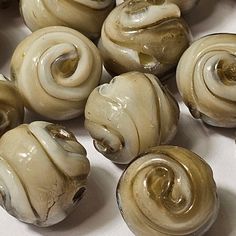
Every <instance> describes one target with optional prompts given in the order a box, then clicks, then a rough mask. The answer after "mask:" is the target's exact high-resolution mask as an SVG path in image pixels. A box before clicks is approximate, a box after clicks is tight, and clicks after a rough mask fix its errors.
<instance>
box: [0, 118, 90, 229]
mask: <svg viewBox="0 0 236 236" xmlns="http://www.w3.org/2000/svg"><path fill="white" fill-rule="evenodd" d="M89 168H90V167H89V161H88V159H87V158H86V151H85V149H84V148H83V147H82V146H81V144H79V143H78V142H77V140H76V138H75V136H74V135H73V134H72V133H70V132H68V131H67V130H65V129H64V128H63V127H61V126H58V125H54V124H51V123H47V122H33V123H31V124H29V125H21V126H18V127H17V128H15V129H13V130H10V131H8V132H7V133H5V134H4V135H3V136H2V138H1V139H0V205H2V206H3V207H4V208H5V209H6V210H7V211H8V213H9V214H11V215H13V216H15V217H16V218H17V219H19V220H21V221H23V222H27V223H31V224H34V225H38V226H43V227H45V226H50V225H53V224H56V223H58V222H60V221H61V220H63V219H64V218H65V217H66V216H67V215H68V214H69V213H70V212H71V210H72V209H73V208H74V207H75V206H76V205H77V203H78V202H79V200H80V199H81V198H82V196H83V193H84V191H85V190H86V179H87V176H88V173H89Z"/></svg>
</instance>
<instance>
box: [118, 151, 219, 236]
mask: <svg viewBox="0 0 236 236" xmlns="http://www.w3.org/2000/svg"><path fill="white" fill-rule="evenodd" d="M117 200H118V204H119V208H120V210H121V213H122V216H123V217H124V220H125V221H126V223H127V224H128V226H129V227H130V229H131V230H132V231H133V232H134V233H135V235H143V236H151V235H157V236H159V235H160V236H164V235H171V236H172V235H184V236H185V235H188V236H190V235H202V234H203V233H205V232H206V231H207V230H208V229H209V227H210V226H211V225H212V223H213V222H214V221H215V219H216V216H217V213H218V205H219V204H218V198H217V194H216V186H215V183H214V180H213V176H212V171H211V168H210V167H209V166H208V165H207V164H206V162H205V161H203V160H202V159H201V158H200V157H198V156H197V155H196V154H194V153H192V152H190V151H188V150H186V149H183V148H179V147H172V146H160V147H157V148H153V149H151V150H150V151H148V152H147V153H146V154H143V155H141V156H140V157H139V158H138V159H136V160H135V161H134V162H132V163H131V164H130V165H129V167H128V168H127V169H126V171H125V172H124V174H123V175H122V177H121V179H120V181H119V185H118V187H117Z"/></svg>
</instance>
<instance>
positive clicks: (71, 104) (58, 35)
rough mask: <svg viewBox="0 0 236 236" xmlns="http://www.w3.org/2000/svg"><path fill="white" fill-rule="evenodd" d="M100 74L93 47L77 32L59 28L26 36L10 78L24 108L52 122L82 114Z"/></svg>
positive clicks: (42, 30)
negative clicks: (15, 85)
mask: <svg viewBox="0 0 236 236" xmlns="http://www.w3.org/2000/svg"><path fill="white" fill-rule="evenodd" d="M101 71H102V63H101V59H100V55H99V52H98V50H97V48H96V47H95V45H94V44H93V43H92V42H91V41H90V40H88V39H87V38H86V37H85V36H83V35H82V34H80V33H79V32H77V31H75V30H72V29H69V28H66V27H60V26H57V27H48V28H44V29H41V30H38V31H36V32H34V33H33V34H31V35H30V36H28V37H27V38H26V39H24V40H23V41H22V42H21V43H20V44H19V45H18V47H17V48H16V50H15V52H14V54H13V57H12V61H11V77H12V79H13V80H16V84H17V87H18V88H19V91H20V93H21V94H22V96H23V97H24V101H25V104H26V106H27V108H29V109H31V110H34V111H35V112H37V113H39V114H41V115H43V116H45V117H48V118H51V119H55V120H64V119H71V118H74V117H76V116H78V115H80V114H82V113H83V111H84V106H85V103H86V100H87V98H88V96H89V94H90V92H91V91H92V90H93V89H94V88H95V87H96V86H97V85H98V83H99V81H100V77H101ZM39 99H40V100H39Z"/></svg>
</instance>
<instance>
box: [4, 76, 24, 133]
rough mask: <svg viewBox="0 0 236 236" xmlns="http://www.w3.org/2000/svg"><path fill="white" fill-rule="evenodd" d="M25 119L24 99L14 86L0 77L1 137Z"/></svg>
mask: <svg viewBox="0 0 236 236" xmlns="http://www.w3.org/2000/svg"><path fill="white" fill-rule="evenodd" d="M23 119H24V106H23V101H22V98H21V96H20V94H19V92H18V91H17V89H16V87H15V86H14V84H13V82H11V81H9V80H8V79H7V78H5V77H4V76H3V75H0V136H1V135H2V134H4V133H5V132H6V131H8V130H10V129H12V128H15V127H16V126H17V125H19V124H21V123H22V122H23Z"/></svg>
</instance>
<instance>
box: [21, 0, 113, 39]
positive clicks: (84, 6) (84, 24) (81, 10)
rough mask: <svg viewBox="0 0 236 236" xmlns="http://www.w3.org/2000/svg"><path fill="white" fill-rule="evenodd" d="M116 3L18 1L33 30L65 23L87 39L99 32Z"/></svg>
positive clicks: (26, 20)
mask: <svg viewBox="0 0 236 236" xmlns="http://www.w3.org/2000/svg"><path fill="white" fill-rule="evenodd" d="M114 6H115V1H114V0H102V1H99V0H50V1H48V0H30V1H29V0H21V1H20V10H21V14H22V16H23V18H24V21H25V23H26V25H27V26H28V27H29V28H30V29H31V30H32V31H35V30H38V29H41V28H44V27H47V26H67V27H70V28H73V29H76V30H78V31H80V32H81V33H83V34H85V35H86V36H87V37H89V38H97V37H99V35H100V31H101V28H102V24H103V21H104V20H105V18H106V16H107V15H108V14H109V12H110V11H111V10H112V8H113V7H114Z"/></svg>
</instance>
